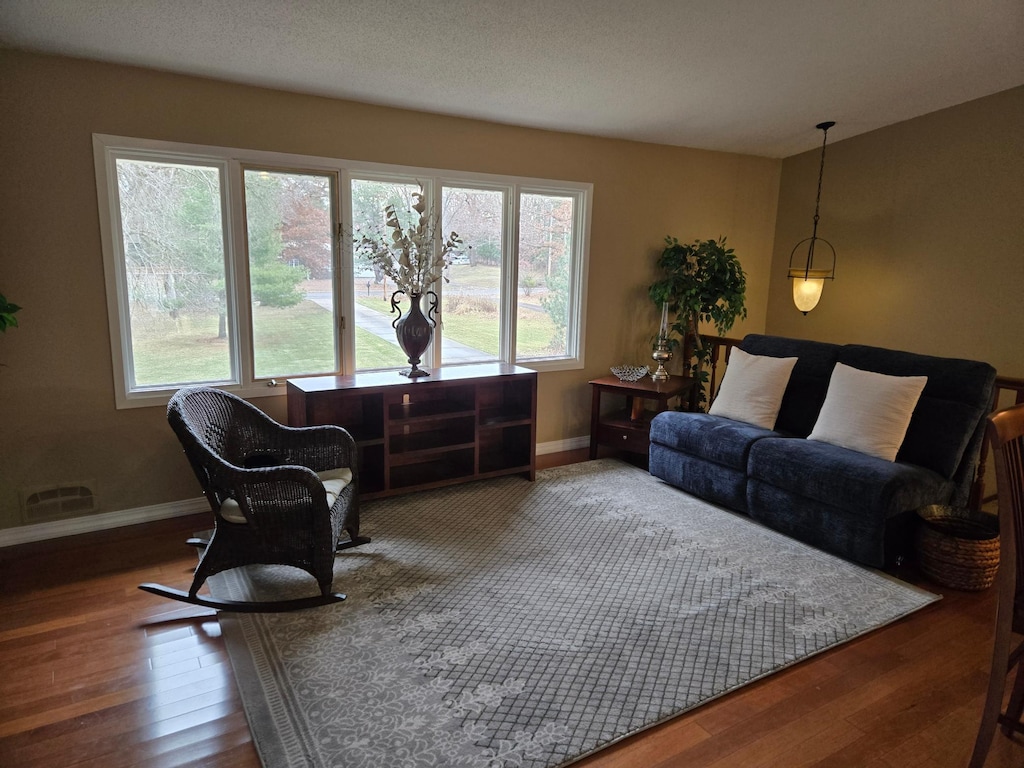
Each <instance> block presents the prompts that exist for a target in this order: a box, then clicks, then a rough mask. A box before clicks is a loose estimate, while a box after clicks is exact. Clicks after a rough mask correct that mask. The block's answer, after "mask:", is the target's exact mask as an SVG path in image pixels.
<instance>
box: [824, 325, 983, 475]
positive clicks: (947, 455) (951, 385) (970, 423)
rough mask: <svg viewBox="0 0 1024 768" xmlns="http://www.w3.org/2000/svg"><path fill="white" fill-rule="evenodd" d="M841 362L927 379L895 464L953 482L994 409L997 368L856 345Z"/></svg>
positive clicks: (841, 354) (843, 352) (845, 350)
mask: <svg viewBox="0 0 1024 768" xmlns="http://www.w3.org/2000/svg"><path fill="white" fill-rule="evenodd" d="M839 362H842V363H845V364H846V365H850V366H853V367H854V368H860V369H862V370H869V371H877V372H878V373H885V374H888V375H891V376H927V377H928V383H927V384H925V387H924V391H923V392H922V393H921V397H920V399H919V400H918V403H917V407H916V408H915V409H914V415H913V417H912V418H911V420H910V425H909V426H908V427H907V435H906V437H905V438H904V440H903V445H902V447H901V448H900V451H899V453H898V454H897V455H896V460H897V461H900V462H907V463H910V464H917V465H920V466H922V467H927V468H928V469H932V470H934V471H935V472H938V473H939V474H940V475H942V476H943V477H945V478H952V477H953V475H954V474H955V473H956V471H957V468H958V467H959V465H960V461H961V459H962V458H963V457H964V452H965V450H966V448H967V445H968V444H969V443H970V441H971V438H972V437H973V436H974V434H975V431H976V427H977V425H978V423H979V422H980V420H981V419H982V417H983V416H984V415H985V414H986V413H988V411H989V409H990V406H991V399H992V385H993V382H994V381H995V377H996V371H995V368H993V367H992V366H991V365H989V364H988V363H981V362H977V361H974V360H959V359H954V358H944V357H932V356H928V355H917V354H914V353H911V352H898V351H896V350H891V349H881V348H879V347H868V346H861V345H856V344H851V345H848V346H845V347H843V348H842V349H841V350H840V352H839ZM968 474H969V473H968ZM968 482H969V480H968Z"/></svg>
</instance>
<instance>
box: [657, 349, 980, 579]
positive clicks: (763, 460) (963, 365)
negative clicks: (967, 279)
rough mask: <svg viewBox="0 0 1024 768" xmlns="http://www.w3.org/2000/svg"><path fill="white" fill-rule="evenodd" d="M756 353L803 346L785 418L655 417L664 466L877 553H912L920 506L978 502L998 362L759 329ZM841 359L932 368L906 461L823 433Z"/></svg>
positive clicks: (666, 473) (795, 528)
mask: <svg viewBox="0 0 1024 768" xmlns="http://www.w3.org/2000/svg"><path fill="white" fill-rule="evenodd" d="M739 348H740V349H742V350H744V351H745V352H747V353H749V354H752V355H764V356H768V357H796V358H797V362H796V364H795V366H794V367H793V371H792V374H791V376H790V379H789V382H788V385H787V387H786V390H785V395H784V396H783V399H782V405H781V408H780V410H779V414H778V419H777V421H776V423H775V428H774V429H771V430H769V429H763V428H761V427H757V426H753V425H751V424H746V423H743V422H739V421H734V420H731V419H727V418H723V417H720V416H712V415H709V414H706V413H689V412H681V411H666V412H664V413H661V414H658V415H657V416H656V417H655V418H654V419H653V421H652V422H651V445H650V461H649V468H650V472H651V474H652V475H654V476H656V477H658V478H661V479H662V480H664V481H665V482H667V483H669V484H671V485H673V486H675V487H677V488H680V489H682V490H684V491H686V492H687V493H690V494H692V495H694V496H698V497H700V498H703V499H707V500H708V501H711V502H714V503H716V504H719V505H722V506H725V507H728V508H730V509H733V510H737V511H740V512H745V513H747V514H748V515H750V517H752V518H753V519H755V520H757V521H759V522H761V523H763V524H765V525H767V526H769V527H771V528H774V529H775V530H778V531H781V532H783V533H785V534H787V535H789V536H792V537H793V538H796V539H799V540H801V541H804V542H806V543H808V544H811V545H813V546H816V547H819V548H821V549H824V550H827V551H829V552H832V553H834V554H837V555H839V556H841V557H845V558H847V559H850V560H854V561H857V562H860V563H863V564H866V565H870V566H876V567H884V566H886V565H891V564H893V563H894V562H896V561H897V560H898V559H899V558H900V557H902V556H903V555H904V554H908V552H909V550H908V544H909V541H910V537H911V534H912V531H913V524H914V520H915V516H914V514H913V513H914V511H915V510H916V509H917V508H919V507H922V506H925V505H928V504H951V505H958V506H962V505H965V504H966V503H967V498H968V495H969V493H970V487H971V483H972V480H973V477H974V470H975V467H976V465H977V462H978V455H979V452H980V450H981V442H982V439H983V437H984V417H985V415H986V414H987V413H988V411H989V407H990V403H991V397H992V387H993V384H994V381H995V376H996V371H995V369H994V368H992V366H990V365H988V364H987V363H982V362H975V361H971V360H956V359H950V358H940V357H930V356H926V355H917V354H912V353H909V352H898V351H895V350H890V349H882V348H879V347H869V346H860V345H845V346H840V345H836V344H827V343H823V342H816V341H806V340H800V339H789V338H783V337H778V336H763V335H750V336H747V337H745V338H744V339H743V341H742V342H741V343H740V344H739ZM836 363H844V364H846V365H848V366H851V367H853V368H858V369H860V370H865V371H873V372H875V373H882V374H887V375H891V376H927V377H928V381H927V384H926V385H925V388H924V390H923V392H922V393H921V396H920V399H919V400H918V403H917V406H916V407H915V409H914V412H913V416H912V417H911V420H910V425H909V427H908V428H907V433H906V437H905V438H904V441H903V444H902V446H901V447H900V449H899V453H898V455H897V457H896V461H895V462H891V461H886V460H885V459H880V458H876V457H874V456H869V455H867V454H864V453H859V452H857V451H854V450H850V449H848V448H843V447H839V446H836V445H832V444H830V443H824V442H819V441H816V440H805V439H802V438H806V437H807V435H809V434H810V433H811V430H812V428H813V427H814V424H815V421H816V419H817V416H818V412H819V410H820V409H821V406H822V403H823V402H824V400H825V395H826V392H827V390H828V384H829V378H830V376H831V373H832V369H833V367H834V366H835V364H836Z"/></svg>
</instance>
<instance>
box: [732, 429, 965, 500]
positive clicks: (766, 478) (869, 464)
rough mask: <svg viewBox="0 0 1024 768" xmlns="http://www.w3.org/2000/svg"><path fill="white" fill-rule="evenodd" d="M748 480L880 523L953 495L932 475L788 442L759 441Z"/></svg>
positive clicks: (836, 449) (825, 446) (810, 442)
mask: <svg viewBox="0 0 1024 768" xmlns="http://www.w3.org/2000/svg"><path fill="white" fill-rule="evenodd" d="M748 474H749V476H750V478H751V480H758V481H761V482H764V483H767V484H769V485H771V486H774V487H776V488H779V489H782V490H784V491H787V492H789V493H792V494H796V495H798V496H801V497H803V498H805V499H812V500H814V501H817V502H821V503H823V504H828V505H831V506H835V507H838V508H840V509H844V510H847V511H849V512H854V513H857V514H864V515H874V516H879V517H881V518H882V519H884V518H887V517H891V516H893V515H897V514H900V513H901V512H906V511H908V510H911V509H916V508H918V507H922V506H925V505H927V504H941V503H944V502H945V500H947V499H948V498H949V495H950V494H951V493H952V490H953V485H952V483H950V482H949V481H948V480H946V479H945V478H943V477H942V476H941V475H939V474H938V473H936V472H933V471H932V470H930V469H925V468H923V467H918V466H916V465H913V464H905V463H903V462H892V461H886V460H885V459H880V458H877V457H875V456H868V455H867V454H865V453H860V452H859V451H853V450H850V449H849V448H842V447H840V446H837V445H831V444H829V443H821V442H817V441H813V440H800V439H792V438H787V439H774V438H768V439H765V440H758V441H757V442H756V443H755V444H754V446H753V447H752V448H751V450H750V465H749V468H748Z"/></svg>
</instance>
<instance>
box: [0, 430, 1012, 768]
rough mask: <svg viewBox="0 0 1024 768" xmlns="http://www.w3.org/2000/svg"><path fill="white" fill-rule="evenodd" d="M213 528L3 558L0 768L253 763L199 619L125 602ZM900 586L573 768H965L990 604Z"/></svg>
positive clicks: (980, 597) (212, 643)
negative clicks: (858, 634) (901, 593)
mask: <svg viewBox="0 0 1024 768" xmlns="http://www.w3.org/2000/svg"><path fill="white" fill-rule="evenodd" d="M585 457H586V451H585V450H584V451H579V452H572V453H570V454H560V455H555V456H544V457H540V459H542V461H540V462H539V463H540V464H541V466H553V465H556V464H560V463H568V462H570V461H579V460H583V459H585ZM208 522H209V520H208V516H206V515H197V516H194V517H191V518H179V519H177V520H168V521H163V522H160V523H153V524H149V525H146V526H136V527H132V528H122V529H117V530H114V531H107V532H102V533H95V534H87V535H84V536H78V537H73V538H68V539H62V540H59V541H50V542H40V543H36V544H27V545H23V546H19V547H9V548H7V549H0V585H2V595H0V766H5V767H7V766H10V767H11V768H14V767H15V766H18V767H19V768H20V767H21V766H25V767H30V766H47V767H50V766H71V765H76V766H78V765H82V766H103V768H117V767H118V766H160V767H162V766H204V767H207V766H209V767H219V766H222V767H224V768H228V767H229V766H230V767H232V768H258V767H259V765H260V761H259V758H258V756H257V754H256V750H255V748H254V747H253V744H252V739H251V736H250V734H249V729H248V726H247V724H246V720H245V715H244V713H243V711H242V705H241V701H240V699H239V696H238V691H237V690H236V686H235V681H234V676H233V673H232V670H231V665H230V662H229V660H228V658H227V654H226V651H225V649H224V645H223V643H222V641H221V638H220V632H219V627H218V624H217V621H216V619H215V618H214V617H213V615H212V612H210V611H207V610H205V609H201V608H194V607H191V606H182V607H178V604H176V603H173V602H171V601H168V600H164V599H161V598H158V597H155V596H153V595H148V594H146V593H144V592H141V591H139V590H138V589H136V585H137V584H139V583H140V582H143V581H161V582H163V583H166V584H170V585H173V586H179V587H181V588H187V586H188V584H189V582H190V581H191V569H192V567H193V566H194V564H195V554H194V552H193V551H192V550H191V549H190V548H188V547H186V546H185V545H184V543H183V542H184V539H185V538H186V537H187V536H189V535H191V534H192V533H193V532H194V531H196V530H199V529H201V528H203V527H204V526H205V525H207V524H208ZM899 575H900V576H901V577H902V578H905V579H907V580H909V581H914V582H917V583H920V584H921V585H922V586H925V587H926V588H928V589H930V590H932V591H936V592H940V593H942V594H943V595H944V597H945V599H943V600H942V601H940V602H939V603H938V604H936V605H933V606H930V607H928V608H926V609H924V610H923V611H920V612H918V613H917V614H915V615H913V616H910V617H908V618H906V619H904V620H902V621H899V622H897V623H895V624H893V625H891V626H890V627H887V628H885V629H882V630H879V631H876V632H873V633H871V634H869V635H867V636H865V637H863V638H861V639H859V640H855V641H853V642H850V643H847V644H846V645H844V646H841V647H839V648H837V649H834V650H831V651H828V652H826V653H823V654H821V655H819V656H817V657H815V658H813V659H810V660H808V661H805V662H803V663H801V664H798V665H796V666H794V667H792V668H790V669H788V670H785V671H783V672H780V673H778V674H775V675H772V676H770V677H768V678H766V679H764V680H762V681H760V682H757V683H754V684H752V685H749V686H746V687H745V688H742V689H741V690H739V691H737V692H735V693H733V694H730V695H727V696H724V697H722V698H720V699H718V700H716V701H714V702H711V703H710V704H707V705H705V706H702V707H699V708H697V709H696V710H694V711H693V712H691V713H689V714H686V715H682V716H680V717H677V718H675V719H673V720H671V721H669V722H666V723H664V724H662V725H660V726H657V727H655V728H652V729H650V730H648V731H646V732H645V733H643V734H640V735H638V736H635V737H633V738H630V739H626V740H624V741H623V742H620V743H619V744H616V745H614V746H612V747H609V748H607V749H605V750H603V751H601V752H599V753H597V754H595V755H592V756H591V757H589V758H587V759H585V760H584V761H582V762H580V763H579V764H578V765H580V766H582V767H585V768H627V767H628V768H676V767H677V766H678V767H682V766H686V767H687V768H698V767H699V766H708V767H712V766H713V767H714V768H725V767H726V766H728V767H729V768H734V767H736V768H753V767H754V766H786V768H791V767H796V766H820V767H822V768H824V767H825V766H828V768H838V767H841V766H850V767H856V768H915V767H917V766H920V767H922V768H923V767H925V766H929V767H930V766H935V767H937V768H945V767H946V766H949V767H950V768H952V767H953V766H957V767H959V766H964V765H966V764H967V758H968V756H969V754H970V750H971V747H972V745H973V742H974V736H975V731H976V728H977V725H978V720H979V718H980V715H981V697H982V692H983V689H984V686H985V679H986V675H987V667H988V656H989V653H990V650H991V645H990V644H991V633H992V626H993V623H994V597H995V595H994V592H993V591H992V590H987V591H985V592H982V593H966V592H957V591H955V590H946V589H944V588H940V587H937V586H936V585H933V584H929V583H927V582H924V581H921V580H920V579H918V578H916V577H915V576H914V575H913V574H912V573H909V572H908V573H902V574H899ZM986 765H987V766H989V768H1022V767H1024V739H1021V738H1020V737H1017V738H1016V739H1014V740H1011V739H1010V738H1008V737H1006V736H1004V735H1003V734H1002V733H1001V732H999V733H997V734H996V737H995V740H994V743H993V747H992V752H991V754H990V756H989V760H988V762H987V763H986ZM381 768H389V767H388V766H382V767H381Z"/></svg>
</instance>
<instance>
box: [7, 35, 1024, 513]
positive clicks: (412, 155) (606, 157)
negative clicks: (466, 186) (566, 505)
mask: <svg viewBox="0 0 1024 768" xmlns="http://www.w3.org/2000/svg"><path fill="white" fill-rule="evenodd" d="M0 83H2V85H0V88H2V92H0V93H2V98H3V102H2V108H0V136H2V137H3V139H2V142H0V168H2V169H3V172H2V177H0V215H2V216H3V221H2V226H0V293H4V294H5V295H6V296H7V297H8V298H9V299H10V300H12V301H15V302H16V303H18V304H21V305H22V306H23V307H24V309H23V311H22V312H21V313H20V314H19V316H18V317H19V319H20V321H21V325H22V327H20V328H18V329H15V330H13V331H9V332H8V333H7V334H5V335H4V336H2V337H0V362H2V363H3V364H4V365H5V367H3V368H0V424H2V425H3V439H2V440H0V528H3V527H10V526H14V525H18V524H20V523H21V518H20V511H19V500H18V494H19V490H20V489H23V488H26V487H32V486H39V485H52V484H65V483H70V482H78V481H91V482H94V483H95V489H96V491H97V493H98V495H99V498H100V501H101V505H102V509H101V511H113V510H123V509H133V508H136V507H142V506H148V505H153V504H160V503H164V502H170V501H174V500H178V499H186V498H194V497H196V496H197V495H198V486H197V484H196V482H195V480H194V479H193V478H192V476H191V474H190V473H189V470H188V468H187V466H186V464H185V461H184V457H183V456H182V454H181V453H180V451H179V449H178V446H177V444H176V443H175V441H174V439H173V435H172V434H171V431H170V429H169V428H168V426H167V424H166V421H165V418H164V412H163V409H162V408H141V409H132V410H120V411H119V410H116V409H115V407H114V389H113V377H112V373H111V362H110V340H109V334H108V329H107V314H106V296H105V293H104V282H103V264H102V257H101V252H100V238H99V225H98V218H97V209H96V188H95V179H94V173H93V156H92V143H91V142H92V134H93V133H108V134H115V135H124V136H134V137H141V138H148V139H164V140H170V141H181V142H194V143H199V144H214V145H223V146H234V147H246V148H257V149H266V150H275V151H280V152H295V153H303V154H312V155H326V156H334V157H344V158H350V159H359V160H369V161H379V162H389V163H400V164H408V165H419V166H429V167H438V168H449V169H465V170H471V171H480V172H487V173H500V174H513V175H521V176H538V177H546V178H553V179H563V180H572V181H584V182H592V183H593V185H594V207H593V227H592V231H591V248H590V276H589V286H588V287H589V290H588V310H587V326H586V368H585V369H584V370H577V371H566V372H560V373H545V374H542V375H541V377H540V403H539V424H538V438H539V441H541V442H551V441H558V440H563V439H568V438H571V437H577V436H581V435H585V434H587V432H588V431H589V404H590V392H589V387H588V386H587V384H586V382H587V380H588V379H591V378H594V377H596V376H600V375H604V374H605V373H606V372H607V370H608V367H609V366H611V365H614V364H616V363H623V362H629V363H643V362H647V361H648V360H649V357H648V356H649V353H650V352H649V347H648V345H647V339H648V338H649V337H650V336H651V335H653V333H654V332H655V330H656V328H655V326H656V323H657V318H656V317H655V312H654V308H653V306H651V305H650V303H649V301H648V300H647V299H646V286H647V284H648V283H650V282H651V280H652V279H653V277H654V270H653V263H654V259H655V257H656V255H657V254H658V253H659V252H660V250H661V247H662V239H663V238H664V236H665V235H668V234H671V235H675V236H676V237H678V238H680V239H681V240H691V239H694V238H698V237H700V238H709V237H717V236H719V235H727V236H728V238H729V242H730V244H731V245H732V246H733V247H734V248H735V249H736V252H737V254H738V255H739V256H740V258H741V259H742V261H743V264H744V267H745V268H746V270H747V271H748V273H749V283H750V287H749V291H748V303H749V306H750V318H749V319H748V320H747V322H746V323H744V325H743V327H737V328H736V330H735V333H737V334H742V333H745V332H747V331H762V330H763V329H764V318H765V313H766V310H767V304H768V290H767V288H768V279H767V278H768V274H769V265H770V263H771V254H772V233H773V229H774V226H775V218H776V210H775V206H776V200H777V193H778V182H779V172H780V168H781V162H780V161H777V160H768V159H764V158H755V157H747V156H740V155H730V154H723V153H714V152H705V151H699V150H690V149H681V148H672V147H663V146H657V145H652V144H639V143H631V142H625V141H615V140H607V139H597V138H589V137H585V136H578V135H570V134H560V133H553V132H545V131H535V130H527V129H521V128H512V127H508V126H502V125H497V124H491V123H484V122H478V121H470V120H460V119H456V118H449V117H443V116H439V115H429V114H424V113H414V112H406V111H401V110H393V109H385V108H378V107H372V106H367V105H362V104H356V103H352V102H345V101H337V100H331V99H323V98H316V97H311V96H303V95H297V94H291V93H285V92H279V91H271V90H264V89H258V88H250V87H245V86H239V85H232V84H227V83H222V82H217V81H211V80H201V79H194V78H187V77H180V76H176V75H170V74H163V73H158V72H154V71H148V70H141V69H132V68H126V67H118V66H112V65H104V64H97V63H90V62H85V61H77V60H71V59H63V58H57V57H46V56H36V55H30V54H24V53H18V52H11V51H0ZM1018 242H1019V239H1018ZM258 403H259V405H260V406H261V407H264V408H265V409H267V410H268V411H269V412H271V413H272V414H273V415H275V416H277V417H278V418H283V415H284V404H283V398H262V399H260V400H259V401H258Z"/></svg>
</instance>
